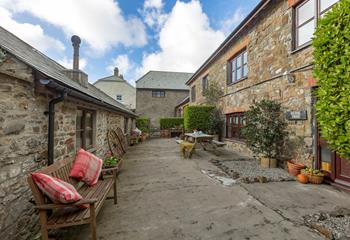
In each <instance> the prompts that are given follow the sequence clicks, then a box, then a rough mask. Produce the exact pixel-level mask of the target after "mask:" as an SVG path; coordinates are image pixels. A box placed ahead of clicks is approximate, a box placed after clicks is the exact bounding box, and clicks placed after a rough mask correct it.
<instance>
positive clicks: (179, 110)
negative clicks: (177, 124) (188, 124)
mask: <svg viewBox="0 0 350 240" xmlns="http://www.w3.org/2000/svg"><path fill="white" fill-rule="evenodd" d="M189 102H190V97H189V96H188V97H186V98H185V99H183V100H182V101H181V102H180V103H179V104H177V105H176V107H175V117H183V116H184V108H185V107H186V106H188V103H189Z"/></svg>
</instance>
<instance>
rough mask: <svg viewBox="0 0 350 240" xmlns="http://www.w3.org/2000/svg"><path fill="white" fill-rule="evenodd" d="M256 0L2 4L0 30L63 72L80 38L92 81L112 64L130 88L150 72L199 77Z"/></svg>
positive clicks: (7, 0)
mask: <svg viewBox="0 0 350 240" xmlns="http://www.w3.org/2000/svg"><path fill="white" fill-rule="evenodd" d="M258 2H259V0H216V1H215V0H201V1H198V0H114V1H113V0H74V1H73V0H45V1H43V0H0V25H1V26H2V27H4V28H5V29H7V30H9V31H10V32H12V33H14V34H15V35H17V36H19V37H20V38H22V39H23V40H24V41H26V42H28V43H30V44H31V45H33V46H34V47H36V48H38V49H39V50H41V51H43V52H44V53H45V54H46V55H48V56H49V57H51V58H53V59H54V60H56V61H58V62H59V63H61V64H62V65H64V66H66V67H70V66H71V61H72V60H71V59H72V57H71V56H72V47H71V42H70V37H71V35H73V34H76V35H79V36H80V37H81V38H82V46H81V51H80V56H81V66H82V67H83V70H84V71H85V72H86V73H88V75H89V81H90V82H94V81H96V80H97V79H99V78H102V77H105V76H109V75H111V74H112V70H113V68H114V67H115V66H117V67H119V69H120V72H121V73H123V75H124V77H125V78H126V79H127V80H128V81H129V82H131V83H133V82H134V81H135V80H137V79H138V78H139V77H140V76H142V75H143V74H145V73H146V72H147V71H149V70H167V71H184V72H194V71H195V70H196V69H197V68H198V67H199V66H200V65H201V64H202V63H203V62H204V61H205V60H206V58H207V57H208V56H209V55H210V54H211V53H212V52H213V51H214V50H215V49H216V48H217V47H218V45H219V44H220V43H221V42H222V41H223V40H224V39H225V37H226V36H227V35H228V34H229V33H230V32H231V31H232V30H233V29H234V28H235V27H236V26H237V25H238V24H239V22H240V21H242V19H243V18H244V17H245V16H246V15H247V14H248V13H249V12H250V11H251V10H252V9H253V8H254V6H256V4H257V3H258Z"/></svg>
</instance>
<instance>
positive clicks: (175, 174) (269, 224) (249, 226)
mask: <svg viewBox="0 0 350 240" xmlns="http://www.w3.org/2000/svg"><path fill="white" fill-rule="evenodd" d="M179 152H180V151H179V146H178V145H177V144H176V143H175V140H173V139H153V140H149V141H147V142H145V143H143V144H140V145H137V146H135V147H131V148H130V150H129V152H128V153H127V154H126V156H125V165H124V166H123V171H122V172H121V174H120V176H119V183H118V194H119V196H118V201H119V204H118V206H116V205H113V201H112V200H107V202H106V203H105V205H104V207H103V209H102V210H101V212H100V213H99V215H98V218H97V235H98V238H99V239H105V240H107V239H109V240H110V239H118V240H122V239H127V240H136V239H137V240H143V239H145V240H146V239H150V240H151V239H152V240H167V239H197V240H199V239H201V240H204V239H215V240H216V239H225V240H230V239H268V240H272V239H278V240H282V239H307V240H309V239H324V237H323V236H322V235H320V234H319V233H318V232H316V231H314V230H313V229H311V228H309V227H306V226H305V225H304V222H303V220H302V216H303V215H305V214H310V213H317V212H319V211H328V210H329V211H331V210H333V209H334V208H335V207H337V206H338V207H346V208H349V209H350V201H349V197H350V195H349V194H347V193H344V192H341V191H338V190H336V189H335V188H333V187H331V186H327V185H322V186H316V185H310V184H308V185H302V184H299V183H297V182H294V181H292V182H275V183H254V184H234V185H232V186H224V185H222V184H221V183H220V182H218V181H216V180H214V179H212V178H209V177H208V176H207V175H205V174H203V173H202V170H206V171H207V170H215V171H216V170H218V169H217V167H215V166H214V165H213V164H212V163H210V162H209V160H211V159H212V158H218V157H217V156H215V155H213V154H212V153H209V152H204V151H203V150H198V151H197V152H196V153H195V154H194V155H193V158H192V159H183V158H182V157H181V155H180V153H179ZM225 156H226V157H227V156H228V152H225V154H223V157H225ZM232 156H235V155H234V154H233V153H232V154H231V156H230V157H232ZM62 233H63V234H62V236H63V238H64V239H70V240H71V239H77V240H80V239H81V240H85V239H89V236H90V235H89V234H90V232H89V227H88V226H87V225H86V226H83V227H73V228H70V229H69V230H66V231H65V232H62Z"/></svg>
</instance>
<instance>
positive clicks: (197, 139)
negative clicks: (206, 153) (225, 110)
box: [184, 132, 214, 150]
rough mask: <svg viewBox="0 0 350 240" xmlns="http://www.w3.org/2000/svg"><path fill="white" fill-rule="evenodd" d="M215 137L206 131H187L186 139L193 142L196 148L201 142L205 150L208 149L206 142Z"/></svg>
mask: <svg viewBox="0 0 350 240" xmlns="http://www.w3.org/2000/svg"><path fill="white" fill-rule="evenodd" d="M213 139H214V136H213V135H208V134H205V133H199V132H196V133H185V138H184V140H185V141H189V142H193V143H194V148H196V146H197V144H200V145H201V146H202V148H203V150H207V149H206V147H205V145H204V144H205V143H210V142H212V141H213Z"/></svg>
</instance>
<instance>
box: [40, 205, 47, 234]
mask: <svg viewBox="0 0 350 240" xmlns="http://www.w3.org/2000/svg"><path fill="white" fill-rule="evenodd" d="M39 218H40V225H41V239H42V240H48V239H49V233H48V231H47V214H46V210H40V212H39Z"/></svg>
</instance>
